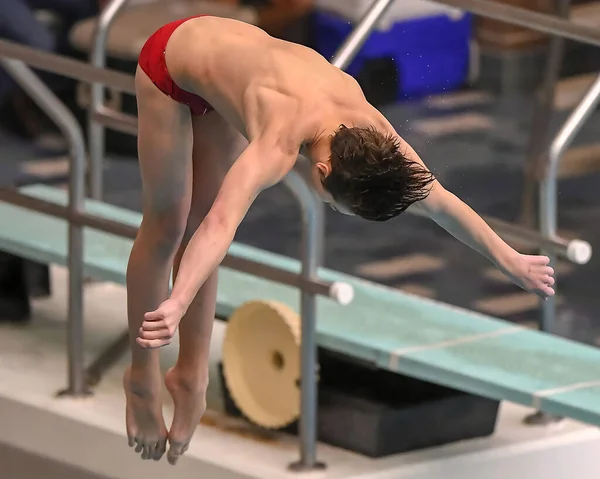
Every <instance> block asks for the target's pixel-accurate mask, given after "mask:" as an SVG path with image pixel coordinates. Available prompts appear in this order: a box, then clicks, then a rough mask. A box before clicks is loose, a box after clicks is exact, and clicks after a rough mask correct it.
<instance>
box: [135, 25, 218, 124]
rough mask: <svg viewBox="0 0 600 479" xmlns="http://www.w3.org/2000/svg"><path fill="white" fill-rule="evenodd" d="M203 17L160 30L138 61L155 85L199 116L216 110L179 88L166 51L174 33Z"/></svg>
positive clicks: (166, 26)
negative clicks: (184, 24) (189, 22)
mask: <svg viewBox="0 0 600 479" xmlns="http://www.w3.org/2000/svg"><path fill="white" fill-rule="evenodd" d="M203 16H206V15H198V16H195V17H189V18H184V19H181V20H176V21H174V22H171V23H167V24H166V25H165V26H163V27H161V28H159V29H158V30H157V31H156V32H154V33H153V34H152V36H151V37H150V38H148V40H147V41H146V43H145V44H144V46H143V47H142V51H141V53H140V57H139V59H138V64H139V66H140V68H141V69H142V70H143V71H144V73H146V75H148V78H150V80H152V83H154V84H155V85H156V87H157V88H158V89H159V90H160V91H162V92H163V93H164V94H165V95H167V96H168V97H170V98H171V99H173V100H175V101H176V102H178V103H182V104H183V105H187V106H189V107H190V111H191V113H192V115H197V116H202V115H206V114H207V113H208V112H210V111H212V110H214V108H213V107H212V106H211V105H210V103H208V102H207V101H206V100H205V99H204V98H201V97H199V96H198V95H195V94H194V93H190V92H189V91H185V90H183V89H181V88H179V87H178V86H177V84H176V83H175V82H174V81H173V78H171V75H170V74H169V70H168V69H167V63H166V61H165V50H166V49H167V42H168V41H169V38H171V35H173V32H174V31H175V30H177V27H179V25H181V24H182V23H185V22H186V21H188V20H191V19H192V18H198V17H203Z"/></svg>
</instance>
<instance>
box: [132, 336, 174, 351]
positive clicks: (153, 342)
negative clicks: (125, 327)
mask: <svg viewBox="0 0 600 479" xmlns="http://www.w3.org/2000/svg"><path fill="white" fill-rule="evenodd" d="M171 340H172V338H169V339H142V338H136V340H135V342H136V343H137V345H138V346H140V347H141V348H144V349H157V348H162V347H163V346H167V345H169V344H171Z"/></svg>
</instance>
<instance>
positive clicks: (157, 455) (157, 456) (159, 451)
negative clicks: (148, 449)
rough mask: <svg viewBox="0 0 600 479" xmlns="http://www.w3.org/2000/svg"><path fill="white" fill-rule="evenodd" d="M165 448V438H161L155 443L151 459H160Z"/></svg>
mask: <svg viewBox="0 0 600 479" xmlns="http://www.w3.org/2000/svg"><path fill="white" fill-rule="evenodd" d="M166 450H167V440H166V439H161V440H160V441H158V442H157V443H156V448H155V449H154V454H153V455H152V459H153V460H155V461H160V459H161V457H163V455H164V453H165V452H166Z"/></svg>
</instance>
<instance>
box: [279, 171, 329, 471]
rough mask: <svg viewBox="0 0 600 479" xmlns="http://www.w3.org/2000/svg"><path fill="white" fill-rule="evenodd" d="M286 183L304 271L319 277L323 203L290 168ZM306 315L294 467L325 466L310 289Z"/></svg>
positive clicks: (303, 304) (303, 297) (303, 295)
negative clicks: (297, 214)
mask: <svg viewBox="0 0 600 479" xmlns="http://www.w3.org/2000/svg"><path fill="white" fill-rule="evenodd" d="M283 182H284V184H285V185H286V186H287V187H288V189H289V190H290V191H291V192H292V193H293V194H294V196H295V197H296V199H297V201H298V204H299V205H300V208H301V212H302V254H301V262H302V272H301V275H302V276H303V278H304V279H307V280H314V279H316V278H317V275H318V269H319V267H320V266H321V263H322V259H323V237H324V234H323V233H324V232H323V226H324V221H323V217H324V211H323V203H322V202H321V200H320V199H319V198H318V197H317V195H316V194H315V192H314V190H313V189H312V188H311V187H310V186H309V185H308V183H307V182H306V181H305V180H304V178H303V177H302V176H301V175H300V174H299V173H298V172H296V171H294V170H292V171H290V172H289V173H288V174H287V176H286V177H285V178H284V179H283ZM300 315H301V317H302V334H301V352H300V354H301V358H300V372H301V379H300V404H301V413H300V460H299V461H298V462H296V463H294V464H292V465H291V466H290V467H291V468H292V469H294V470H307V469H315V468H323V467H324V464H322V463H319V462H317V402H318V396H317V367H318V365H317V333H316V323H317V298H316V296H315V295H314V294H313V293H311V292H309V291H306V290H302V291H301V292H300Z"/></svg>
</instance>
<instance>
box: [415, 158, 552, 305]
mask: <svg viewBox="0 0 600 479" xmlns="http://www.w3.org/2000/svg"><path fill="white" fill-rule="evenodd" d="M408 154H409V157H410V158H411V159H414V160H415V161H417V162H418V163H419V164H421V165H422V166H423V167H425V165H424V164H423V162H422V161H421V159H420V158H419V157H418V155H417V154H416V153H415V152H414V150H412V148H410V147H409V151H408ZM425 168H426V167H425ZM415 206H416V207H417V208H420V209H421V210H422V211H423V212H424V213H425V214H427V216H429V217H430V218H431V219H432V220H433V221H435V222H436V223H437V224H438V225H440V226H441V227H442V228H444V229H445V230H446V231H448V233H450V234H451V235H452V236H454V237H455V238H456V239H458V240H459V241H461V242H463V243H464V244H466V245H467V246H470V247H471V248H473V249H474V250H475V251H477V252H479V253H481V254H482V255H484V256H485V257H487V258H488V259H489V260H490V261H492V262H493V263H494V264H495V265H496V266H497V267H498V269H500V271H502V272H503V273H504V274H506V275H507V276H508V277H509V278H510V279H511V281H513V282H514V283H515V284H517V285H518V286H520V287H522V288H523V289H525V290H527V291H531V292H534V293H536V294H538V295H539V296H541V297H542V298H547V297H548V296H552V295H554V289H553V288H552V285H553V284H554V278H553V277H552V275H553V274H554V271H553V269H552V268H551V267H550V266H549V261H550V260H549V259H548V258H547V257H546V256H531V255H523V254H520V253H518V252H517V251H515V250H514V249H513V248H511V247H510V246H509V245H508V244H506V243H505V242H504V241H503V240H502V239H501V238H500V237H499V236H498V235H497V234H496V233H495V232H494V231H493V230H492V229H491V228H490V227H489V226H488V224H487V223H486V222H485V221H484V220H483V219H482V218H481V217H480V216H479V215H478V214H477V213H475V211H473V210H472V209H471V208H470V207H469V206H468V205H467V204H465V203H464V202H463V201H461V200H460V199H459V198H458V197H456V196H455V195H454V194H452V193H451V192H449V191H447V190H446V189H445V188H444V187H443V186H442V185H441V184H440V183H439V182H437V181H435V182H434V183H433V186H432V188H431V192H430V194H429V196H428V197H427V198H426V199H425V200H423V201H422V202H420V203H419V204H417V205H415Z"/></svg>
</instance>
